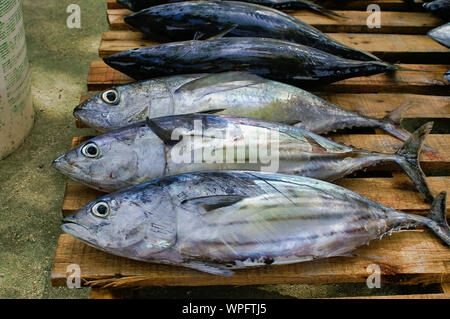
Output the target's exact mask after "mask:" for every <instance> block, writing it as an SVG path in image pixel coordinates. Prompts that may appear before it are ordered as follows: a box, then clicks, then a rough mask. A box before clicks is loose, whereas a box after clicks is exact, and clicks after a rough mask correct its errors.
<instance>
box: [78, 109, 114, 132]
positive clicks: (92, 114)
mask: <svg viewBox="0 0 450 319" xmlns="http://www.w3.org/2000/svg"><path fill="white" fill-rule="evenodd" d="M99 112H100V111H95V110H88V109H86V107H85V106H84V104H80V105H78V106H77V107H75V109H74V110H73V116H74V117H75V118H76V119H78V120H80V121H81V122H83V123H84V124H86V125H87V126H89V127H91V128H93V129H96V130H97V131H100V132H105V131H107V130H108V125H109V123H106V124H102V123H101V121H98V120H97V117H98V114H99ZM105 121H106V120H105Z"/></svg>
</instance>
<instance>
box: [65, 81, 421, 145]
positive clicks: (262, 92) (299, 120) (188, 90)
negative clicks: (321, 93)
mask: <svg viewBox="0 0 450 319" xmlns="http://www.w3.org/2000/svg"><path fill="white" fill-rule="evenodd" d="M408 106H409V105H408V104H404V105H401V106H400V107H398V108H397V109H395V110H394V111H392V112H391V113H390V114H389V115H387V116H386V117H384V118H382V119H377V118H373V117H369V116H365V115H363V114H361V113H358V112H352V111H349V110H346V109H344V108H342V107H339V106H337V105H334V104H332V103H330V102H327V101H325V100H324V99H321V98H320V97H318V96H315V95H313V94H311V93H309V92H306V91H304V90H302V89H300V88H297V87H295V86H291V85H288V84H284V83H280V82H276V81H271V80H267V79H264V78H262V77H259V76H257V75H254V74H250V73H243V72H225V73H219V74H193V75H180V76H171V77H161V78H157V79H152V80H147V81H141V82H133V83H129V84H125V85H121V86H117V87H115V88H113V89H110V90H107V91H104V92H100V93H98V94H96V95H95V96H93V97H91V98H89V99H87V100H86V101H84V102H83V103H81V104H80V105H78V106H77V107H76V108H75V110H74V112H73V115H74V116H75V117H76V118H77V119H79V120H81V121H82V122H83V123H85V124H87V125H88V126H90V127H93V128H95V129H97V130H99V131H102V132H104V131H110V130H114V129H117V128H120V127H123V126H126V125H129V124H131V123H135V122H139V121H143V120H145V118H146V117H150V118H154V117H162V116H169V115H179V114H187V113H193V112H195V113H218V114H229V115H239V116H248V117H254V118H258V119H262V120H268V121H269V120H270V121H274V122H283V123H286V124H293V125H295V126H297V127H300V128H303V129H305V130H308V131H311V132H314V133H316V134H323V133H327V132H332V131H335V130H339V129H343V128H351V127H355V126H358V127H378V128H381V129H383V130H385V131H386V132H389V133H390V134H392V135H394V136H396V137H397V138H399V139H401V140H403V141H406V140H407V139H408V138H409V133H408V132H407V131H405V130H403V129H402V128H401V127H400V125H399V123H400V120H401V114H402V113H403V112H404V111H405V109H406V108H407V107H408ZM424 149H425V148H424Z"/></svg>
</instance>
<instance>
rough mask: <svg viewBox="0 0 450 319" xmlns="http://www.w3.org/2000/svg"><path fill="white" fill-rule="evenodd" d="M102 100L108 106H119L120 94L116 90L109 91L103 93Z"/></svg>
mask: <svg viewBox="0 0 450 319" xmlns="http://www.w3.org/2000/svg"><path fill="white" fill-rule="evenodd" d="M102 100H103V101H105V102H106V103H108V104H117V102H118V101H119V93H118V92H117V91H116V90H108V91H105V92H103V94H102Z"/></svg>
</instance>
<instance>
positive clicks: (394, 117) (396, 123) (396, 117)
mask: <svg viewBox="0 0 450 319" xmlns="http://www.w3.org/2000/svg"><path fill="white" fill-rule="evenodd" d="M410 107H411V103H410V102H407V103H403V104H402V105H400V106H399V107H397V108H396V109H394V110H392V111H391V112H389V114H388V115H386V116H385V117H383V118H382V119H377V120H376V121H377V122H378V124H379V127H380V128H381V129H383V130H384V131H386V132H388V133H389V134H391V135H393V136H395V137H396V138H398V139H400V140H402V141H404V142H406V141H407V140H408V139H409V138H410V137H411V133H409V132H408V131H406V130H405V129H403V128H402V127H401V125H400V121H401V119H402V116H403V114H404V113H405V112H406V111H407V110H408V109H409V108H410ZM422 149H423V150H425V151H429V152H433V153H438V152H437V151H436V150H434V149H433V148H431V147H429V146H427V145H423V146H422Z"/></svg>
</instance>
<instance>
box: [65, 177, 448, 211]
mask: <svg viewBox="0 0 450 319" xmlns="http://www.w3.org/2000/svg"><path fill="white" fill-rule="evenodd" d="M427 182H428V184H429V186H430V188H431V191H432V192H433V194H438V193H439V192H441V191H444V190H446V191H447V192H450V177H448V176H434V177H428V178H427ZM336 184H338V185H340V186H342V187H345V188H348V189H350V190H352V191H355V192H357V193H358V194H361V195H362V196H365V197H367V198H369V199H371V200H373V201H375V202H377V203H380V204H382V205H385V206H387V207H392V208H395V209H399V210H402V211H405V212H411V213H415V214H420V215H424V214H427V213H428V210H429V209H430V205H429V204H426V203H425V202H424V201H423V198H422V195H421V194H420V193H418V192H416V191H415V190H414V186H413V184H412V183H411V181H410V180H409V179H408V178H407V177H406V176H399V177H395V178H343V179H340V180H338V181H336ZM103 195H104V193H102V192H100V191H96V190H93V189H91V188H89V187H87V186H84V185H82V184H79V183H76V182H69V183H67V185H66V193H65V196H64V201H63V204H62V213H63V215H64V216H68V215H70V214H72V213H73V212H74V211H76V210H77V209H79V208H81V207H83V206H85V205H87V204H89V203H90V202H92V201H94V200H96V199H98V198H100V197H101V196H103ZM448 201H449V199H447V214H449V213H450V205H448V204H449V202H448ZM449 216H450V215H449Z"/></svg>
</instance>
